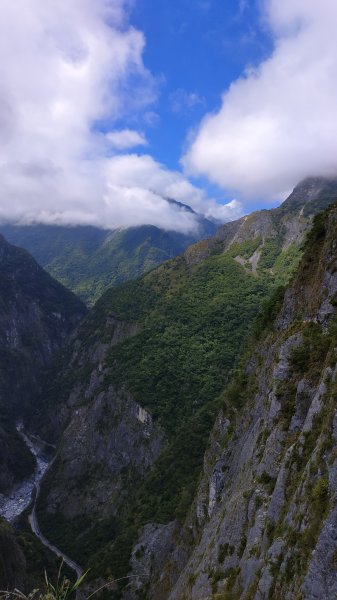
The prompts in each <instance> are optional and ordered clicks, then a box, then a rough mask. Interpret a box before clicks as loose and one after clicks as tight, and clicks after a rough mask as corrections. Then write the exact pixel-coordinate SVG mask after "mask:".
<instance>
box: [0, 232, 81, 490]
mask: <svg viewBox="0 0 337 600" xmlns="http://www.w3.org/2000/svg"><path fill="white" fill-rule="evenodd" d="M85 313H86V309H85V307H84V305H83V304H82V302H81V301H80V300H79V299H78V298H76V297H75V296H74V294H72V293H71V292H69V291H68V290H66V289H65V288H64V287H63V286H62V285H60V284H59V283H58V282H57V281H55V280H54V279H52V277H51V276H50V275H49V274H48V273H46V272H45V271H44V270H43V269H42V268H41V267H40V266H39V265H38V264H37V262H36V261H35V260H34V259H33V258H32V257H31V256H30V255H29V254H28V253H27V252H26V251H25V250H22V249H20V248H17V247H15V246H12V245H11V244H9V243H8V242H7V241H6V240H5V239H4V238H3V237H2V236H0V357H1V360H0V415H1V416H0V492H3V491H8V490H10V489H11V487H12V485H13V484H14V483H15V482H17V481H18V480H20V479H22V478H23V477H24V476H26V475H27V473H29V472H30V471H31V470H32V469H33V468H34V460H33V457H32V455H31V454H30V453H28V451H27V448H26V446H25V444H24V443H23V442H22V440H21V438H20V437H19V436H18V434H17V432H16V430H15V427H14V423H15V421H16V420H17V419H19V418H22V417H23V416H24V413H25V411H26V410H31V406H32V404H33V403H34V399H35V396H36V395H37V394H38V391H39V377H40V373H41V371H42V370H43V369H44V368H45V367H46V366H47V365H48V364H49V363H50V361H51V359H52V358H53V356H54V354H55V353H56V351H57V350H58V349H59V348H60V347H61V346H62V344H63V343H64V341H65V339H66V338H67V337H68V336H69V334H70V333H71V332H72V331H73V330H74V328H75V327H76V325H77V324H78V323H79V321H80V319H81V318H82V317H84V315H85Z"/></svg>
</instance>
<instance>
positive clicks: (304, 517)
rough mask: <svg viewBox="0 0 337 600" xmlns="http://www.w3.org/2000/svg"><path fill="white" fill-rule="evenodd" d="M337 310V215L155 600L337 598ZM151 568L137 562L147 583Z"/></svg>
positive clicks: (204, 485)
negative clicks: (161, 599)
mask: <svg viewBox="0 0 337 600" xmlns="http://www.w3.org/2000/svg"><path fill="white" fill-rule="evenodd" d="M336 298H337V205H334V206H333V207H331V208H330V209H329V210H328V211H327V212H326V213H324V214H323V215H322V216H319V217H318V218H316V221H315V224H314V227H313V229H312V231H311V233H310V236H309V239H308V241H307V243H306V251H305V254H304V257H303V259H302V261H301V263H300V265H299V269H298V271H297V274H296V277H295V279H294V281H293V283H292V285H291V287H290V288H289V289H288V290H287V291H286V293H285V297H284V301H283V304H282V306H281V308H280V310H279V313H278V315H277V317H276V320H275V321H274V322H273V323H270V324H269V327H268V328H267V330H266V331H265V332H264V333H263V334H262V335H261V337H260V341H259V343H258V344H257V345H256V347H255V349H254V350H253V351H252V354H251V356H250V358H249V359H248V360H246V361H245V363H244V366H243V368H242V370H241V373H239V374H238V375H237V376H236V378H235V379H234V381H233V382H232V384H231V386H230V388H229V389H228V391H227V392H226V393H225V395H224V398H223V407H222V409H221V411H220V413H219V415H218V418H217V420H216V424H215V427H214V429H213V432H212V435H211V438H210V443H209V446H208V449H207V452H206V455H205V461H204V472H203V477H202V479H201V482H200V483H199V487H198V493H197V495H196V499H195V502H194V504H193V507H192V509H191V511H190V513H189V516H188V518H187V520H186V522H185V526H184V528H183V530H182V531H180V532H179V533H178V532H176V534H177V535H178V537H179V539H180V542H179V541H177V538H175V547H174V550H173V551H171V552H168V553H167V555H166V563H165V560H164V561H162V564H161V568H160V571H159V570H158V569H157V577H156V575H154V573H153V572H152V576H151V590H148V591H147V593H146V597H147V598H165V597H169V599H170V600H183V599H186V598H189V599H191V600H201V599H203V600H204V599H205V598H219V599H220V598H221V599H223V598H225V599H227V598H231V599H242V600H267V599H273V600H281V599H282V600H283V599H289V600H292V599H299V600H300V599H301V600H314V599H315V600H316V599H318V598H322V599H324V600H333V599H334V598H335V597H336V594H337V578H336V554H337V542H336V539H337V536H336V511H337V483H336V469H337V465H336V442H337V438H336V435H337V434H336V400H337V390H336V376H337V355H336V347H337V314H336V306H337V301H336ZM143 541H144V542H145V543H144V544H143V548H142V555H143V556H147V557H150V556H151V552H150V550H151V548H149V547H146V540H145V536H144V535H143ZM138 549H139V547H138ZM150 562H151V561H149V562H148V564H147V565H146V564H145V562H144V561H143V564H141V560H138V562H137V554H136V553H134V556H133V564H134V573H136V572H137V569H138V572H139V574H140V580H141V579H143V581H146V577H144V575H141V567H142V568H143V573H144V569H145V567H146V568H147V569H148V568H149V565H150ZM154 563H155V561H153V564H154ZM184 563H185V568H183V570H182V566H183V564H184ZM154 566H155V568H156V565H154ZM181 571H182V572H181ZM177 577H178V580H177V581H176V578H177ZM138 584H139V582H138ZM136 587H137V586H136ZM143 589H144V587H143ZM128 597H137V594H136V592H135V591H134V592H133V595H131V596H128Z"/></svg>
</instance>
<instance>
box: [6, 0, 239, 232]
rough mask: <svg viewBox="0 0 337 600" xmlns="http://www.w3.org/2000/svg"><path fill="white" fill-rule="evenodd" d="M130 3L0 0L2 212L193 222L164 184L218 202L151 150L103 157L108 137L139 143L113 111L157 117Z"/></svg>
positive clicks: (66, 219)
mask: <svg viewBox="0 0 337 600" xmlns="http://www.w3.org/2000/svg"><path fill="white" fill-rule="evenodd" d="M127 8H128V3H127V0H125V1H124V0H95V1H94V2H93V1H92V0H71V2H69V0H48V2H46V0H29V2H27V0H16V2H13V1H12V0H2V3H1V19H0V63H1V79H0V219H1V220H8V219H10V220H16V221H19V222H32V221H43V222H49V223H62V224H66V223H69V224H74V223H91V224H93V225H98V226H101V227H116V226H120V225H137V224H142V223H153V224H156V225H159V226H162V227H164V228H166V229H170V228H171V229H177V230H179V231H191V230H193V228H195V227H196V221H195V218H194V217H193V215H191V214H188V213H179V211H177V208H176V207H174V206H170V205H168V204H167V203H165V202H164V200H163V199H162V198H161V197H160V195H161V194H163V195H167V196H171V197H173V198H176V199H178V200H181V201H183V202H191V203H192V204H194V206H196V207H199V208H200V210H206V211H209V210H211V208H212V206H213V205H214V207H215V209H216V206H215V203H212V202H208V201H207V198H206V196H205V195H204V194H203V193H202V192H201V191H200V190H199V189H197V188H196V187H194V186H193V185H192V184H191V183H189V182H188V181H187V180H186V178H184V177H183V176H182V175H181V174H179V173H173V172H170V171H168V170H167V169H165V168H164V167H163V166H162V165H160V164H158V163H157V162H156V161H154V160H153V159H152V158H151V157H149V156H137V155H133V154H131V155H122V156H118V155H117V156H112V157H111V150H112V146H114V149H115V151H118V150H120V149H123V150H125V149H127V148H130V147H132V146H134V145H135V144H137V145H139V144H142V145H144V144H145V143H146V139H145V137H144V136H143V135H142V134H140V133H139V132H137V131H136V130H129V129H122V130H118V129H116V126H117V123H118V124H120V122H121V120H122V119H123V118H124V117H127V116H128V115H130V116H131V117H132V121H133V122H136V123H141V122H142V117H143V118H144V119H145V121H144V122H145V123H147V122H148V120H149V119H150V117H151V115H152V117H151V119H152V121H153V119H154V118H155V112H154V111H153V110H152V108H153V107H152V104H153V101H154V99H155V97H156V82H155V81H154V80H153V78H152V76H151V74H150V73H149V72H148V71H147V69H146V68H145V67H144V64H143V61H142V53H143V48H144V43H145V40H144V36H143V34H142V33H141V32H139V31H137V30H135V29H134V28H132V27H131V26H130V25H129V23H128V11H127ZM137 119H138V121H137ZM107 130H108V131H109V130H110V133H108V134H107V135H106V134H104V133H102V131H107ZM232 212H233V211H232V209H231V208H229V209H228V214H230V215H231V214H232Z"/></svg>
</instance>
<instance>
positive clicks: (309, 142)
mask: <svg viewBox="0 0 337 600" xmlns="http://www.w3.org/2000/svg"><path fill="white" fill-rule="evenodd" d="M265 16H266V18H267V22H268V23H269V26H270V27H271V30H272V32H273V35H274V37H275V48H274V51H273V54H272V55H271V56H270V58H269V59H268V60H265V61H264V62H263V63H262V64H261V65H260V66H259V68H257V69H256V70H248V71H247V73H246V74H245V76H244V77H242V78H241V79H239V80H237V81H236V82H234V83H233V84H232V85H231V86H230V88H229V90H228V91H227V92H226V93H224V95H223V98H222V107H221V109H220V111H219V112H217V113H215V114H210V115H207V116H206V117H205V118H204V120H203V121H202V122H201V124H200V127H199V129H198V131H197V132H196V134H195V137H194V139H193V141H192V143H191V145H190V147H189V149H188V151H187V153H186V155H185V156H184V158H183V164H184V166H185V169H186V171H187V172H188V173H190V174H191V173H192V174H198V175H200V174H202V175H204V176H207V177H208V178H209V179H210V180H211V181H212V182H215V183H216V184H218V185H220V186H221V187H223V188H224V189H227V190H229V189H230V190H232V191H234V192H237V193H238V194H239V195H240V196H241V197H242V198H246V199H251V198H254V197H255V198H256V197H264V198H265V199H266V200H267V199H271V198H277V197H279V198H281V197H283V196H284V195H285V194H286V193H287V192H288V191H289V190H290V189H291V188H292V187H293V186H294V185H295V184H296V183H298V181H300V180H301V179H303V178H304V177H306V176H309V175H336V173H337V112H336V106H337V77H336V73H337V36H336V31H335V27H336V22H337V3H336V1H335V0H321V1H320V2H317V1H316V0H282V1H281V2H280V0H265Z"/></svg>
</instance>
